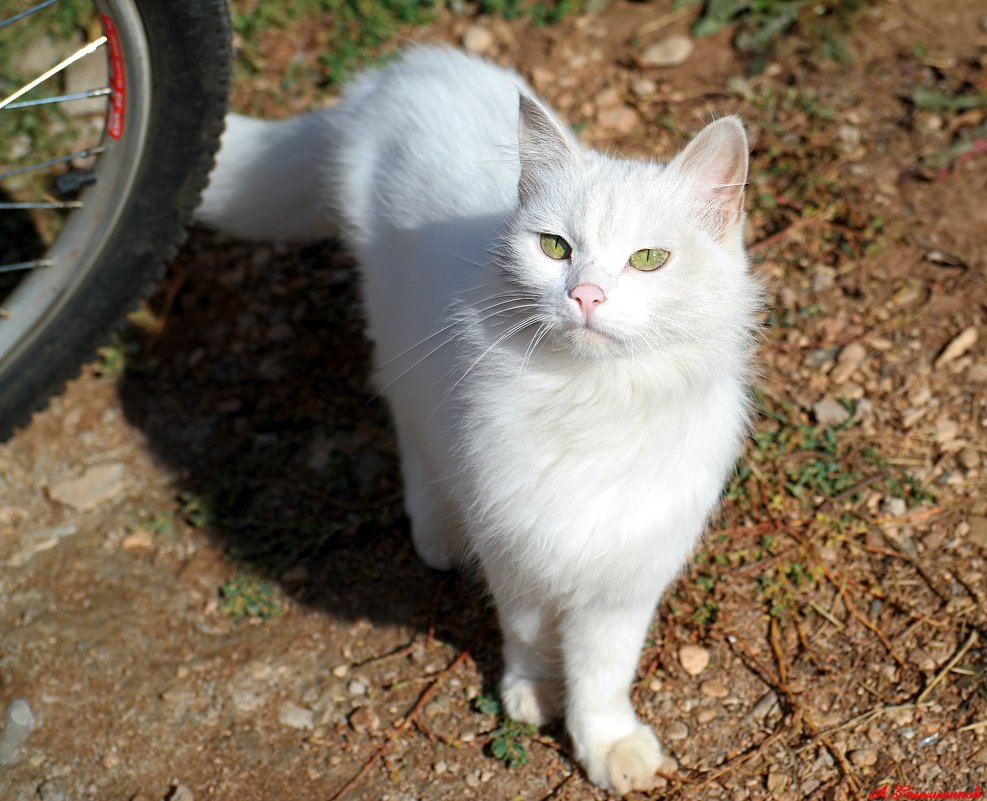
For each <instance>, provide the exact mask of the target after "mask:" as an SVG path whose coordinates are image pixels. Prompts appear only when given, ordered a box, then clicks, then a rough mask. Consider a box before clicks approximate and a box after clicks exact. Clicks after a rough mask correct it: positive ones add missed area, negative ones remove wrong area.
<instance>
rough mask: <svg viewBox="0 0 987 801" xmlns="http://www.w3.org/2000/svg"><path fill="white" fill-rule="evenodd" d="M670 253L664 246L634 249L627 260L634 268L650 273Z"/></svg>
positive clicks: (664, 260)
mask: <svg viewBox="0 0 987 801" xmlns="http://www.w3.org/2000/svg"><path fill="white" fill-rule="evenodd" d="M671 255H672V254H671V253H669V252H668V251H667V250H665V249H664V248H644V249H643V250H636V251H634V252H633V253H632V254H631V257H630V259H629V260H628V261H630V263H631V267H633V268H634V269H635V270H641V271H642V272H646V273H650V272H651V271H652V270H657V269H658V268H659V267H661V266H662V265H663V264H664V263H665V262H666V261H668V257H669V256H671Z"/></svg>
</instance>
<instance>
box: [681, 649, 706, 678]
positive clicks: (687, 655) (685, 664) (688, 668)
mask: <svg viewBox="0 0 987 801" xmlns="http://www.w3.org/2000/svg"><path fill="white" fill-rule="evenodd" d="M679 662H681V663H682V668H683V670H685V672H686V673H688V674H689V675H690V676H698V675H699V674H700V673H702V672H703V671H704V670H705V669H706V666H707V665H708V664H709V651H707V650H706V649H705V648H702V647H700V646H698V645H683V646H682V647H681V648H680V649H679Z"/></svg>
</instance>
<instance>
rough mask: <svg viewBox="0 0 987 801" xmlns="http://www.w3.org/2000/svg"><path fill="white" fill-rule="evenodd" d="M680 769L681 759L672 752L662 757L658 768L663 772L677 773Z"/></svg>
mask: <svg viewBox="0 0 987 801" xmlns="http://www.w3.org/2000/svg"><path fill="white" fill-rule="evenodd" d="M678 769H679V761H678V760H677V759H676V758H675V757H673V756H672V755H671V754H665V756H664V757H662V760H661V764H660V765H658V770H660V771H661V772H662V773H675V772H677V771H678Z"/></svg>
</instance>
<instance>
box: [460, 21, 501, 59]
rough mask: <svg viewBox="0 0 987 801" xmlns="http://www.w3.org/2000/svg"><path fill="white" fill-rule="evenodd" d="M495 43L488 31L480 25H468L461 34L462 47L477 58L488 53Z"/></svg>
mask: <svg viewBox="0 0 987 801" xmlns="http://www.w3.org/2000/svg"><path fill="white" fill-rule="evenodd" d="M495 41H496V40H495V39H494V35H493V34H492V33H491V32H490V30H489V29H488V28H484V27H483V26H482V25H470V26H469V27H468V28H467V29H466V33H464V34H463V47H465V48H466V50H467V51H469V52H470V53H475V54H476V55H479V56H482V55H486V54H487V53H490V52H491V51H492V50H493V47H494V44H495Z"/></svg>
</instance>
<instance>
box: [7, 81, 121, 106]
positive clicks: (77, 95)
mask: <svg viewBox="0 0 987 801" xmlns="http://www.w3.org/2000/svg"><path fill="white" fill-rule="evenodd" d="M112 93H113V89H111V88H110V87H109V86H103V87H101V88H100V89H88V90H87V91H85V92H74V93H73V94H70V95H58V96H57V97H42V98H40V99H39V100H22V101H21V102H20V103H9V104H7V106H6V108H8V109H11V108H28V107H29V106H45V105H47V104H49V103H65V102H68V101H71V100H85V99H86V98H88V97H102V96H103V95H109V94H112Z"/></svg>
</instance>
